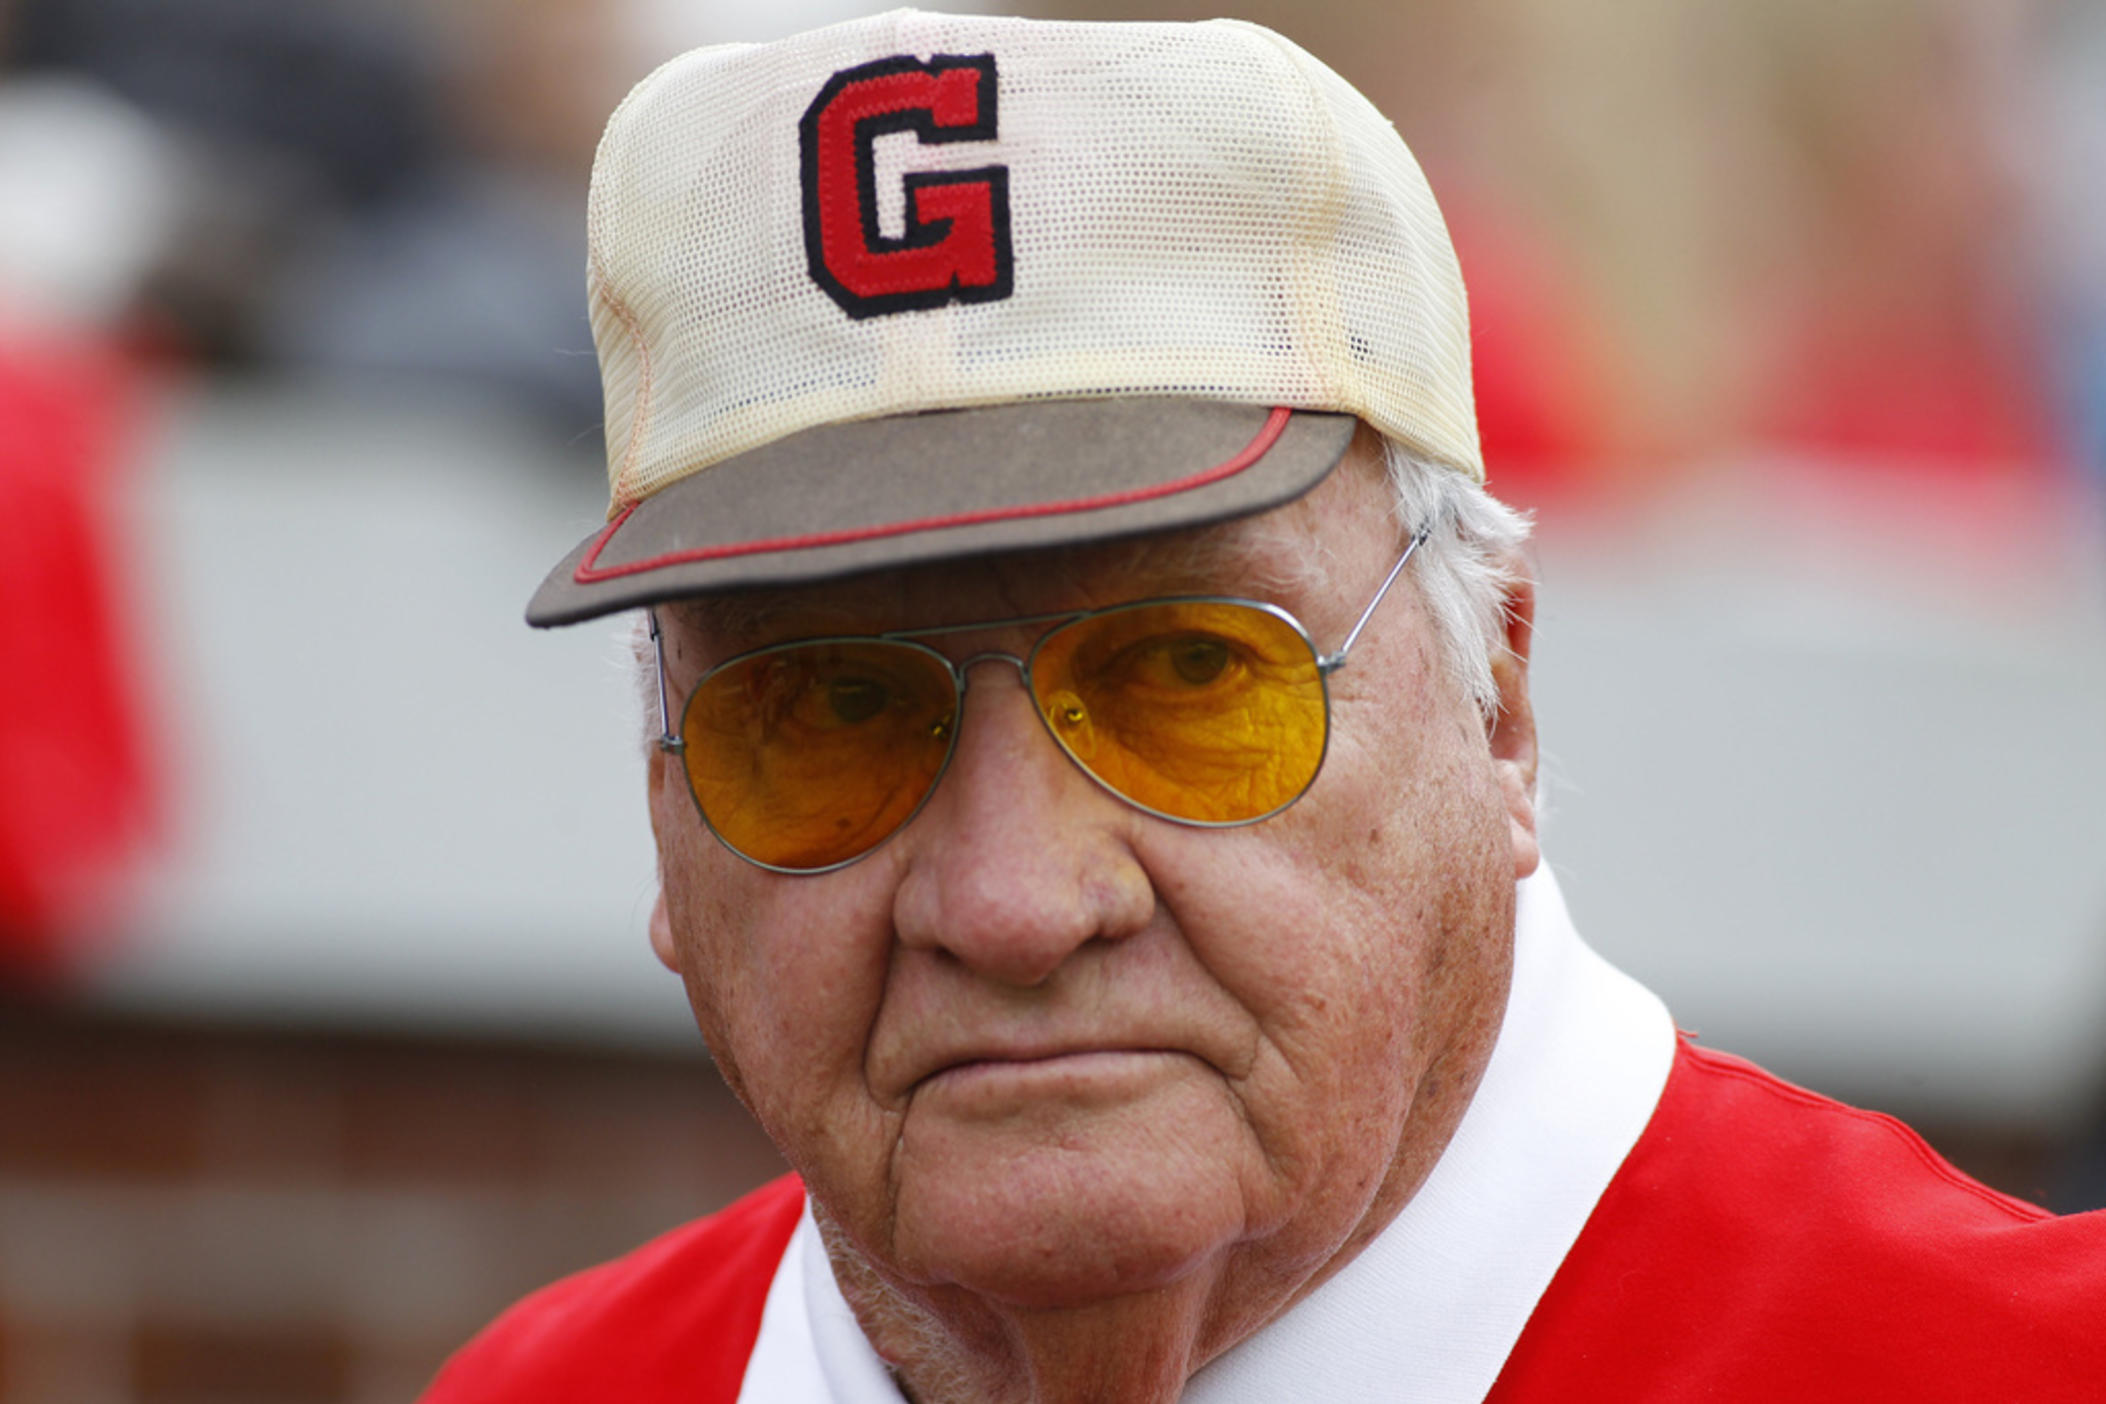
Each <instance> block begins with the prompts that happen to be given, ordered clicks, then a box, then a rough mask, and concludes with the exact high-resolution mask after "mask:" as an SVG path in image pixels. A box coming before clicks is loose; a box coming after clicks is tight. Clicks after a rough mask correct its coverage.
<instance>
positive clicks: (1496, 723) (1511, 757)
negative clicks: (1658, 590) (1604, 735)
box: [1485, 552, 1542, 882]
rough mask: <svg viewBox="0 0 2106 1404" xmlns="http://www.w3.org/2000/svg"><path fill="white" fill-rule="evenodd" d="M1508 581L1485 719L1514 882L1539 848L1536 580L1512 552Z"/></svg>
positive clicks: (1531, 863) (1533, 866) (1539, 852)
mask: <svg viewBox="0 0 2106 1404" xmlns="http://www.w3.org/2000/svg"><path fill="white" fill-rule="evenodd" d="M1503 564H1504V566H1505V569H1504V571H1503V574H1505V575H1506V577H1507V580H1508V582H1509V583H1508V584H1507V587H1506V591H1505V599H1504V602H1503V609H1502V612H1501V618H1502V620H1503V621H1504V626H1505V627H1504V629H1503V630H1502V633H1501V636H1500V639H1499V641H1498V643H1497V644H1496V645H1495V646H1494V649H1493V655H1492V683H1493V687H1494V690H1495V692H1496V694H1497V701H1496V705H1495V709H1494V711H1493V713H1492V715H1491V716H1490V717H1488V718H1487V719H1486V726H1485V735H1486V740H1487V741H1488V742H1489V743H1490V745H1491V752H1492V768H1493V770H1494V772H1495V773H1496V774H1497V776H1498V779H1499V793H1500V797H1501V798H1502V799H1503V800H1504V801H1505V803H1506V814H1507V836H1508V839H1509V841H1510V843H1511V844H1512V846H1513V852H1514V881H1516V882H1519V881H1520V880H1521V879H1522V878H1525V877H1527V876H1528V875H1529V874H1530V873H1532V872H1534V871H1535V870H1536V864H1537V863H1538V862H1540V861H1541V859H1542V849H1541V846H1540V844H1539V843H1538V840H1537V835H1536V714H1535V708H1534V706H1533V705H1532V704H1531V703H1530V701H1529V697H1528V657H1529V648H1530V646H1531V645H1532V644H1533V642H1534V640H1535V628H1536V581H1535V574H1534V572H1533V571H1532V570H1531V569H1530V568H1529V564H1528V562H1527V561H1526V560H1525V559H1523V558H1522V557H1521V555H1520V554H1519V553H1518V552H1516V553H1515V554H1514V555H1513V556H1512V557H1511V558H1510V559H1509V560H1507V561H1506V562H1504V563H1503Z"/></svg>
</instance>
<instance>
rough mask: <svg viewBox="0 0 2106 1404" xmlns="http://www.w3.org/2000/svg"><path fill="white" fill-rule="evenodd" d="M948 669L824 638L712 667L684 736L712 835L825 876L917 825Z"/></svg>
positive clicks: (882, 648) (904, 653)
mask: <svg viewBox="0 0 2106 1404" xmlns="http://www.w3.org/2000/svg"><path fill="white" fill-rule="evenodd" d="M957 711H958V698H957V688H956V685H955V684H954V683H953V681H952V678H951V674H950V671H949V669H947V668H946V667H945V666H944V664H943V663H942V662H941V661H940V660H939V659H937V658H936V657H935V656H934V655H932V654H930V653H928V652H926V651H925V650H923V649H919V648H916V647H914V646H912V645H910V644H903V643H893V642H888V641H885V640H882V639H852V640H821V641H818V642H814V643H800V644H791V645H787V646H785V647H783V648H776V649H769V650H766V651H764V652H761V653H756V654H754V655H752V656H751V657H749V658H743V659H738V660H735V661H733V662H731V663H729V664H726V665H725V666H724V667H722V668H719V669H718V670H716V671H715V672H713V673H710V674H709V675H708V676H707V677H705V678H704V679H703V680H702V683H701V685H700V686H699V687H697V688H696V689H695V694H694V696H693V697H691V698H690V699H689V700H688V704H687V714H686V716H685V717H683V718H682V720H681V727H680V736H681V739H682V741H684V742H685V743H686V761H687V774H688V779H689V780H690V781H691V782H692V783H693V785H694V791H695V799H696V801H697V803H699V804H700V805H701V807H702V813H703V816H704V817H705V818H707V819H708V820H709V824H710V827H711V828H712V829H714V830H716V832H717V834H718V836H719V837H721V838H722V839H723V840H724V842H725V843H727V844H729V845H730V846H731V847H732V848H734V849H736V850H737V851H738V852H740V853H742V854H744V855H745V856H746V857H748V858H751V859H753V860H754V861H756V862H760V863H765V864H767V865H769V866H771V867H777V868H791V869H804V870H809V869H815V868H828V867H832V866H833V865H834V864H836V863H845V862H847V861H848V860H849V859H851V858H854V857H856V856H858V855H859V854H862V853H865V852H867V851H869V850H870V849H872V848H874V847H876V846H877V845H878V844H879V843H882V842H883V841H884V840H885V839H886V838H887V837H889V836H890V835H891V834H892V832H893V831H894V830H895V829H897V828H899V826H900V825H902V824H904V823H906V822H907V820H908V819H910V818H912V817H913V815H914V811H915V809H916V808H917V807H919V806H920V804H921V802H922V800H923V799H924V798H926V797H927V795H928V793H929V788H930V786H932V785H934V784H935V783H936V777H937V776H938V775H940V774H941V773H942V772H943V763H944V758H945V756H946V755H947V754H948V753H949V751H950V744H951V732H952V730H953V729H954V727H955V725H956V720H957Z"/></svg>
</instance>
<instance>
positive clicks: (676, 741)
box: [644, 609, 1358, 751]
mask: <svg viewBox="0 0 2106 1404" xmlns="http://www.w3.org/2000/svg"><path fill="white" fill-rule="evenodd" d="M644 618H646V619H648V620H650V621H651V657H652V658H653V660H654V661H655V662H656V663H657V665H658V749H659V750H661V751H684V750H686V749H687V743H686V742H685V741H683V740H681V739H680V738H679V737H677V736H675V735H674V734H673V709H672V708H671V707H670V706H668V705H667V703H666V698H665V641H664V639H663V637H662V636H661V635H660V634H659V632H658V611H657V610H655V609H647V610H645V611H644ZM1355 632H1358V631H1357V630H1356V631H1355ZM1346 644H1347V647H1351V645H1352V640H1351V639H1348V640H1346Z"/></svg>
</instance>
